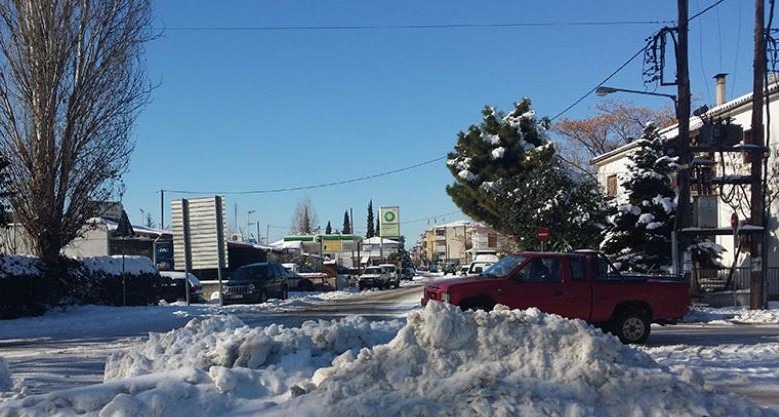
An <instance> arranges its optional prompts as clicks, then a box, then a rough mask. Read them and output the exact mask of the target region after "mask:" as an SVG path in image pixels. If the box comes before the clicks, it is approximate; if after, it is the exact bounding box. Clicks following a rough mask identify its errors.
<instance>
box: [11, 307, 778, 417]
mask: <svg viewBox="0 0 779 417" xmlns="http://www.w3.org/2000/svg"><path fill="white" fill-rule="evenodd" d="M351 296H355V294H354V293H350V292H334V293H328V294H327V295H323V294H318V295H305V296H302V297H300V298H296V299H292V300H285V301H278V300H274V301H273V302H271V303H268V304H267V305H264V306H263V308H267V309H269V310H274V309H282V307H285V308H286V307H290V306H294V305H304V304H306V303H316V302H321V300H322V297H325V298H327V297H351ZM240 308H250V307H249V306H231V307H229V308H219V307H217V306H210V305H202V306H185V305H169V306H159V307H151V308H143V307H141V308H138V307H135V308H131V307H127V308H112V307H95V306H85V307H78V308H74V309H72V310H69V311H65V312H59V313H50V314H48V315H46V316H44V317H42V318H27V319H19V320H10V321H3V322H0V334H2V335H3V337H6V335H13V337H18V338H28V337H36V335H37V336H40V335H41V332H44V331H46V330H47V329H48V330H49V331H52V332H62V334H67V333H68V332H75V331H76V328H78V327H79V326H81V327H82V330H83V331H85V332H92V333H93V334H94V333H95V332H98V333H99V332H101V331H103V332H107V331H109V329H108V327H109V326H108V325H110V324H111V323H113V324H114V325H115V324H116V323H117V321H118V320H122V323H125V322H127V321H129V320H138V321H143V320H152V321H153V320H156V322H155V323H156V325H157V326H158V327H165V326H166V325H167V326H170V327H171V329H172V330H169V331H165V332H160V333H154V334H151V335H150V336H149V338H148V339H146V340H145V341H143V342H141V343H138V344H136V345H135V346H134V347H132V348H131V349H130V350H129V351H126V352H121V353H115V354H113V355H111V356H109V359H108V360H107V361H106V365H105V374H104V375H105V377H104V378H105V382H104V383H103V384H98V385H93V386H86V387H82V388H76V389H71V390H65V391H59V392H53V393H49V394H44V395H31V396H27V397H23V398H18V399H11V400H6V401H5V402H3V403H0V416H3V417H5V416H17V417H27V416H49V415H62V416H70V415H79V416H85V417H88V416H100V417H102V416H116V417H119V416H148V415H157V416H164V417H177V416H186V417H197V416H215V415H220V416H228V417H229V416H243V415H257V416H263V415H264V416H282V415H296V416H340V415H349V416H420V415H426V416H435V415H458V416H510V415H523V416H545V415H563V416H588V415H599V416H650V415H674V416H703V415H706V416H731V415H748V416H761V415H779V413H776V412H775V411H774V410H770V409H761V408H759V407H757V406H756V405H754V404H753V403H750V402H749V401H747V400H746V399H744V398H742V397H739V396H736V395H733V394H722V393H719V392H716V391H717V390H714V389H713V388H712V385H711V384H710V382H711V381H715V380H716V378H718V377H720V376H721V375H722V373H720V372H718V371H717V367H728V366H755V367H756V372H760V371H761V368H760V367H761V366H762V371H763V373H764V374H765V375H766V377H770V378H773V379H774V381H779V376H777V375H778V374H779V371H778V370H779V360H776V361H773V362H768V363H765V361H764V358H765V356H764V355H767V354H770V356H771V357H774V358H777V357H779V356H777V353H779V346H777V345H776V344H765V345H757V346H754V347H752V348H749V349H745V347H744V346H740V347H739V346H727V347H724V348H720V347H718V346H715V347H712V348H706V349H701V348H700V347H698V348H696V354H697V356H695V354H693V355H691V353H690V351H689V349H688V347H685V346H675V347H674V346H664V347H656V348H642V349H643V351H642V350H638V349H633V348H631V347H627V346H624V345H622V344H621V343H619V342H618V341H617V339H616V338H614V337H613V336H610V335H605V334H603V333H602V332H600V331H598V330H596V329H594V328H593V327H591V326H588V325H586V324H585V323H584V322H581V321H578V320H574V321H571V320H564V319H562V318H560V317H557V316H553V315H546V314H543V313H541V312H539V311H537V310H534V309H530V310H526V311H508V310H503V309H496V311H494V312H492V313H484V312H476V313H472V312H469V313H463V312H461V311H460V310H459V309H457V308H454V307H451V306H448V305H441V304H437V303H431V304H429V305H428V307H427V308H425V309H424V310H415V311H411V312H410V313H409V314H408V316H407V320H406V323H405V324H403V322H402V321H400V320H391V321H378V322H369V321H367V320H365V319H364V318H362V317H359V316H349V317H346V318H343V319H341V320H332V321H321V320H320V321H308V322H306V323H304V324H303V325H302V326H300V327H293V328H288V327H285V326H283V325H271V326H267V327H262V328H251V327H248V326H245V325H244V324H243V323H242V322H241V321H240V320H239V319H238V318H236V317H235V316H233V315H231V314H230V311H231V310H232V311H236V310H235V309H240ZM111 312H112V313H111ZM111 314H113V315H114V316H111ZM202 316H212V317H202ZM109 317H110V318H109ZM192 317H196V318H194V319H192ZM696 317H697V319H695V318H696ZM776 318H777V316H775V315H772V314H767V313H758V312H752V311H748V310H744V309H717V310H714V309H703V308H701V309H696V310H695V311H694V312H693V313H692V314H691V315H690V316H689V319H690V321H692V320H693V319H695V320H708V321H711V320H722V321H727V320H737V321H749V320H753V321H759V320H762V321H761V322H762V323H765V322H770V323H777V322H778V321H776ZM36 320H38V321H39V323H38V326H30V324H31V323H35V321H36ZM181 320H183V321H184V322H185V323H186V324H185V325H183V327H181V325H175V324H176V323H178V322H179V321H181ZM101 321H107V322H109V323H102V324H101V323H100V322H101ZM69 322H70V323H71V324H67V323H69ZM15 323H22V324H19V325H18V326H17V325H16V324H15ZM60 326H62V327H63V328H61V329H60ZM102 326H105V327H102ZM718 349H719V351H718ZM769 350H771V351H770V352H769ZM644 352H646V353H644ZM647 353H649V355H648V354H647ZM650 355H651V356H650ZM653 357H654V358H655V359H653ZM691 358H692V360H695V361H697V362H698V363H699V364H700V365H701V366H702V369H703V371H694V370H691V369H697V368H696V367H688V366H685V361H689V360H690V359H691ZM722 359H727V360H730V361H732V363H728V362H727V360H722ZM707 360H712V361H716V362H717V363H716V364H706V363H705V362H706V361H707ZM745 361H746V362H747V363H744V362H745ZM3 362H4V361H3V360H0V390H2V389H5V390H8V389H9V380H11V379H12V378H11V377H12V375H10V373H9V372H8V366H7V365H4V364H3Z"/></svg>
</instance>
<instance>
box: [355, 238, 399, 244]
mask: <svg viewBox="0 0 779 417" xmlns="http://www.w3.org/2000/svg"><path fill="white" fill-rule="evenodd" d="M362 243H363V245H379V244H382V245H399V244H400V242H398V241H397V240H391V239H386V238H381V237H378V236H374V237H372V238H370V239H365V240H364V241H363V242H362Z"/></svg>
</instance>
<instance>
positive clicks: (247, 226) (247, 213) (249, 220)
mask: <svg viewBox="0 0 779 417" xmlns="http://www.w3.org/2000/svg"><path fill="white" fill-rule="evenodd" d="M256 212H257V210H249V211H247V212H246V234H249V235H250V234H251V233H250V232H249V228H250V227H251V226H252V220H251V217H250V216H251V215H252V214H254V213H256ZM258 230H259V226H258ZM257 235H258V239H259V233H258V234H257ZM247 240H248V239H247Z"/></svg>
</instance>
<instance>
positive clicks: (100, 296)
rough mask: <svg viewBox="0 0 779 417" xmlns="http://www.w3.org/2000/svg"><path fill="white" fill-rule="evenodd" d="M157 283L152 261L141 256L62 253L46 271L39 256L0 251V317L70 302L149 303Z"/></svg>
mask: <svg viewBox="0 0 779 417" xmlns="http://www.w3.org/2000/svg"><path fill="white" fill-rule="evenodd" d="M160 282H161V277H160V276H159V274H158V273H157V271H156V269H155V268H154V265H153V264H152V262H151V260H150V259H149V258H146V257H142V256H127V257H125V258H124V259H122V257H111V256H101V257H93V258H83V259H69V258H62V259H61V260H60V265H59V267H58V268H57V269H56V270H46V269H45V268H44V266H43V264H42V263H41V262H40V260H39V259H38V258H34V257H29V256H2V257H0V318H13V317H22V316H31V315H40V314H43V313H44V312H46V310H48V309H50V308H52V307H56V306H65V305H73V304H105V305H125V304H126V305H147V304H154V303H156V302H157V301H158V300H159V297H158V296H159V292H160Z"/></svg>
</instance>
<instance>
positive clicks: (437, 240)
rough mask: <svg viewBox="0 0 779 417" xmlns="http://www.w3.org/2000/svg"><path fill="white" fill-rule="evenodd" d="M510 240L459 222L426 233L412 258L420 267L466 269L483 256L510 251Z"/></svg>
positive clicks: (481, 227)
mask: <svg viewBox="0 0 779 417" xmlns="http://www.w3.org/2000/svg"><path fill="white" fill-rule="evenodd" d="M509 240H510V239H508V238H506V237H503V236H501V235H500V234H499V233H497V232H496V231H495V230H493V229H492V228H491V227H489V226H486V225H484V224H482V223H478V222H472V221H456V222H452V223H447V224H442V225H438V226H434V227H431V228H428V229H427V230H425V232H424V233H423V234H422V236H421V237H420V241H419V242H418V243H417V245H416V246H415V247H414V249H413V251H412V258H413V259H414V263H415V264H417V265H436V266H443V265H465V264H469V263H471V262H472V261H473V259H474V258H475V257H476V256H477V255H478V254H480V253H490V254H500V253H503V252H505V251H507V250H510V249H511V246H510V242H509Z"/></svg>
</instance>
